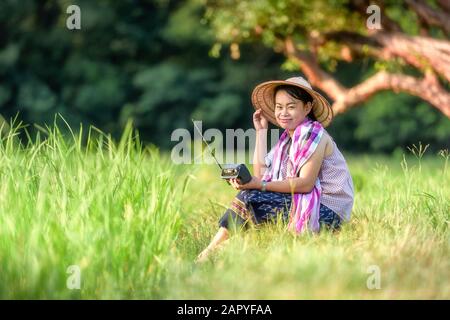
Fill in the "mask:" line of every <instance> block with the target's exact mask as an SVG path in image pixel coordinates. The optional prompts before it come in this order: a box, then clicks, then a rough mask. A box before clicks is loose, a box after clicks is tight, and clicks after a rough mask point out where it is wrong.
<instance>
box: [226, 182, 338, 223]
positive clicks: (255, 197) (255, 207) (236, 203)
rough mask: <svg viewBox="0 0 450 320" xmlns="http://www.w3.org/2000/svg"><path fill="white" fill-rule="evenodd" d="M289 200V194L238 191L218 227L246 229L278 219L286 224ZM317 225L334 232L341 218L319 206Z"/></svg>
mask: <svg viewBox="0 0 450 320" xmlns="http://www.w3.org/2000/svg"><path fill="white" fill-rule="evenodd" d="M291 200H292V196H291V194H290V193H280V192H267V191H266V192H262V191H259V190H242V191H239V193H238V194H237V195H236V197H235V198H234V199H233V201H232V202H231V205H230V207H229V208H228V209H227V210H226V211H225V214H224V215H223V216H222V217H221V219H220V220H219V227H224V228H227V229H230V227H231V225H232V224H233V225H234V226H237V227H247V225H248V223H249V222H250V223H253V224H261V223H265V222H270V221H276V220H277V219H278V218H279V217H281V218H282V219H283V222H285V223H287V222H288V221H289V209H290V207H291ZM319 223H320V225H321V227H322V226H325V227H326V228H327V229H332V230H336V229H339V228H340V225H341V218H340V217H339V216H338V215H337V214H336V213H335V212H334V211H333V210H331V209H330V208H328V207H327V206H325V205H323V204H320V213H319Z"/></svg>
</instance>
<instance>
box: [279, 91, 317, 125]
mask: <svg viewBox="0 0 450 320" xmlns="http://www.w3.org/2000/svg"><path fill="white" fill-rule="evenodd" d="M280 90H284V91H286V92H287V93H288V94H289V95H290V96H291V97H292V98H295V99H297V100H301V101H303V103H304V104H307V103H308V102H311V103H313V98H312V97H311V95H310V94H309V93H308V92H306V91H305V90H303V89H301V88H299V87H296V86H291V85H288V84H282V85H280V86H278V87H276V88H275V92H274V93H273V100H274V101H275V96H276V94H277V92H278V91H280ZM306 116H307V117H309V118H310V119H311V120H312V121H317V119H316V116H315V115H314V113H313V110H312V109H311V111H310V112H309V113H308V114H307V115H306Z"/></svg>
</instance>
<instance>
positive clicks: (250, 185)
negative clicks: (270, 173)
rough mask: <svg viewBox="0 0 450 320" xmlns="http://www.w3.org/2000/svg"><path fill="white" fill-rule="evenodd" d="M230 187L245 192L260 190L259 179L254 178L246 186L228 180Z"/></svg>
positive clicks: (236, 180) (235, 180)
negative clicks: (247, 190)
mask: <svg viewBox="0 0 450 320" xmlns="http://www.w3.org/2000/svg"><path fill="white" fill-rule="evenodd" d="M228 181H230V183H231V185H232V186H233V188H234V189H236V190H246V189H257V190H261V186H262V184H261V179H260V178H258V177H255V176H252V180H250V182H248V183H246V184H239V182H240V181H239V179H234V178H233V179H229V180H228Z"/></svg>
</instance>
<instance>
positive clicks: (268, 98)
mask: <svg viewBox="0 0 450 320" xmlns="http://www.w3.org/2000/svg"><path fill="white" fill-rule="evenodd" d="M280 85H292V86H296V87H299V88H301V89H303V90H305V91H306V92H308V93H309V94H310V95H311V97H312V98H313V103H312V112H313V114H314V116H315V117H316V119H317V121H319V122H320V123H321V124H322V125H323V126H324V127H327V126H328V125H329V124H330V122H331V120H332V119H333V110H332V109H331V106H330V104H329V103H328V101H327V100H326V99H325V98H324V97H323V96H322V95H321V94H319V93H318V92H316V91H315V90H313V88H312V87H311V85H310V84H309V82H308V81H306V80H305V79H304V78H302V77H292V78H289V79H286V80H273V81H267V82H263V83H261V84H259V85H257V86H256V87H255V89H253V93H252V103H253V106H254V107H255V109H256V110H258V109H262V112H263V114H264V116H265V117H266V119H267V120H269V121H270V122H272V123H273V124H274V125H276V126H279V124H278V123H277V120H276V119H275V97H274V92H275V88H276V87H278V86H280Z"/></svg>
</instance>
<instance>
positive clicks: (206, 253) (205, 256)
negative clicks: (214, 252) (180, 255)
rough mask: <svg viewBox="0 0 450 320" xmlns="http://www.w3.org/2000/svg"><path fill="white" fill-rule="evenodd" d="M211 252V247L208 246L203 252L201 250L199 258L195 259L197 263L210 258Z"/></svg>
mask: <svg viewBox="0 0 450 320" xmlns="http://www.w3.org/2000/svg"><path fill="white" fill-rule="evenodd" d="M210 253H211V249H210V248H206V249H205V250H203V251H202V252H200V254H199V255H198V256H197V259H195V263H203V262H205V261H206V260H208V256H209V254H210Z"/></svg>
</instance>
